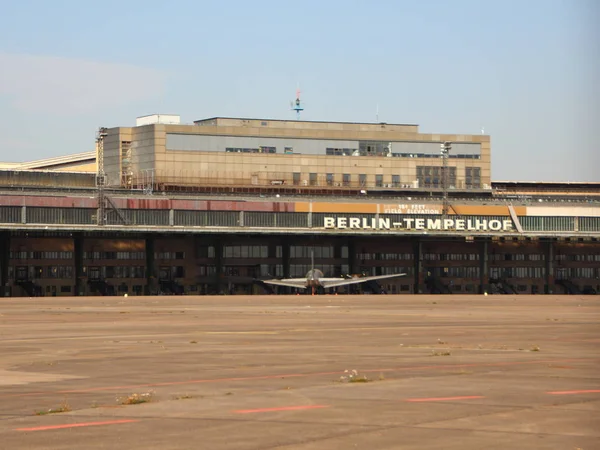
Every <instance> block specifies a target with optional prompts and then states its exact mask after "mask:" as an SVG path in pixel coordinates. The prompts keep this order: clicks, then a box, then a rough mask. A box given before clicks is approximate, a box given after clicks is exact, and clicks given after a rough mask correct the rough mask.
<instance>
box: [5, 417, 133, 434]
mask: <svg viewBox="0 0 600 450" xmlns="http://www.w3.org/2000/svg"><path fill="white" fill-rule="evenodd" d="M133 422H139V420H134V419H123V420H109V421H105V422H81V423H68V424H64V425H46V426H43V427H32V428H15V431H45V430H62V429H64V428H80V427H97V426H100V425H116V424H120V423H133Z"/></svg>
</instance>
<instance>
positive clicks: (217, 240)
mask: <svg viewBox="0 0 600 450" xmlns="http://www.w3.org/2000/svg"><path fill="white" fill-rule="evenodd" d="M213 245H214V246H215V270H216V274H215V288H216V291H217V295H218V294H220V293H221V291H222V290H223V289H224V288H225V286H224V278H225V274H224V273H223V241H222V239H221V237H220V236H215V237H214V239H213Z"/></svg>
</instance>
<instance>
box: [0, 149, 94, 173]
mask: <svg viewBox="0 0 600 450" xmlns="http://www.w3.org/2000/svg"><path fill="white" fill-rule="evenodd" d="M92 161H96V152H95V151H91V152H83V153H76V154H71V155H64V156H55V157H52V158H45V159H38V160H35V161H29V162H23V163H0V168H2V169H12V170H36V169H47V170H52V169H59V168H62V167H69V166H77V165H81V164H83V163H86V162H87V163H90V162H92Z"/></svg>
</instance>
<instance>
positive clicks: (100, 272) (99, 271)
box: [83, 266, 146, 280]
mask: <svg viewBox="0 0 600 450" xmlns="http://www.w3.org/2000/svg"><path fill="white" fill-rule="evenodd" d="M83 273H85V274H87V277H88V279H89V280H104V279H107V278H145V276H146V269H145V267H144V266H101V267H84V268H83Z"/></svg>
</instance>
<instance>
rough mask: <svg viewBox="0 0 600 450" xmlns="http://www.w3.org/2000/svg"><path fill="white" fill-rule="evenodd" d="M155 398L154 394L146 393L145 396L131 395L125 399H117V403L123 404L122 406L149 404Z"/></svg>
mask: <svg viewBox="0 0 600 450" xmlns="http://www.w3.org/2000/svg"><path fill="white" fill-rule="evenodd" d="M153 398H154V393H153V392H146V393H144V394H131V395H129V396H127V397H125V398H121V399H117V401H118V402H119V403H121V405H139V404H141V403H149V402H151V401H152V400H153Z"/></svg>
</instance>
